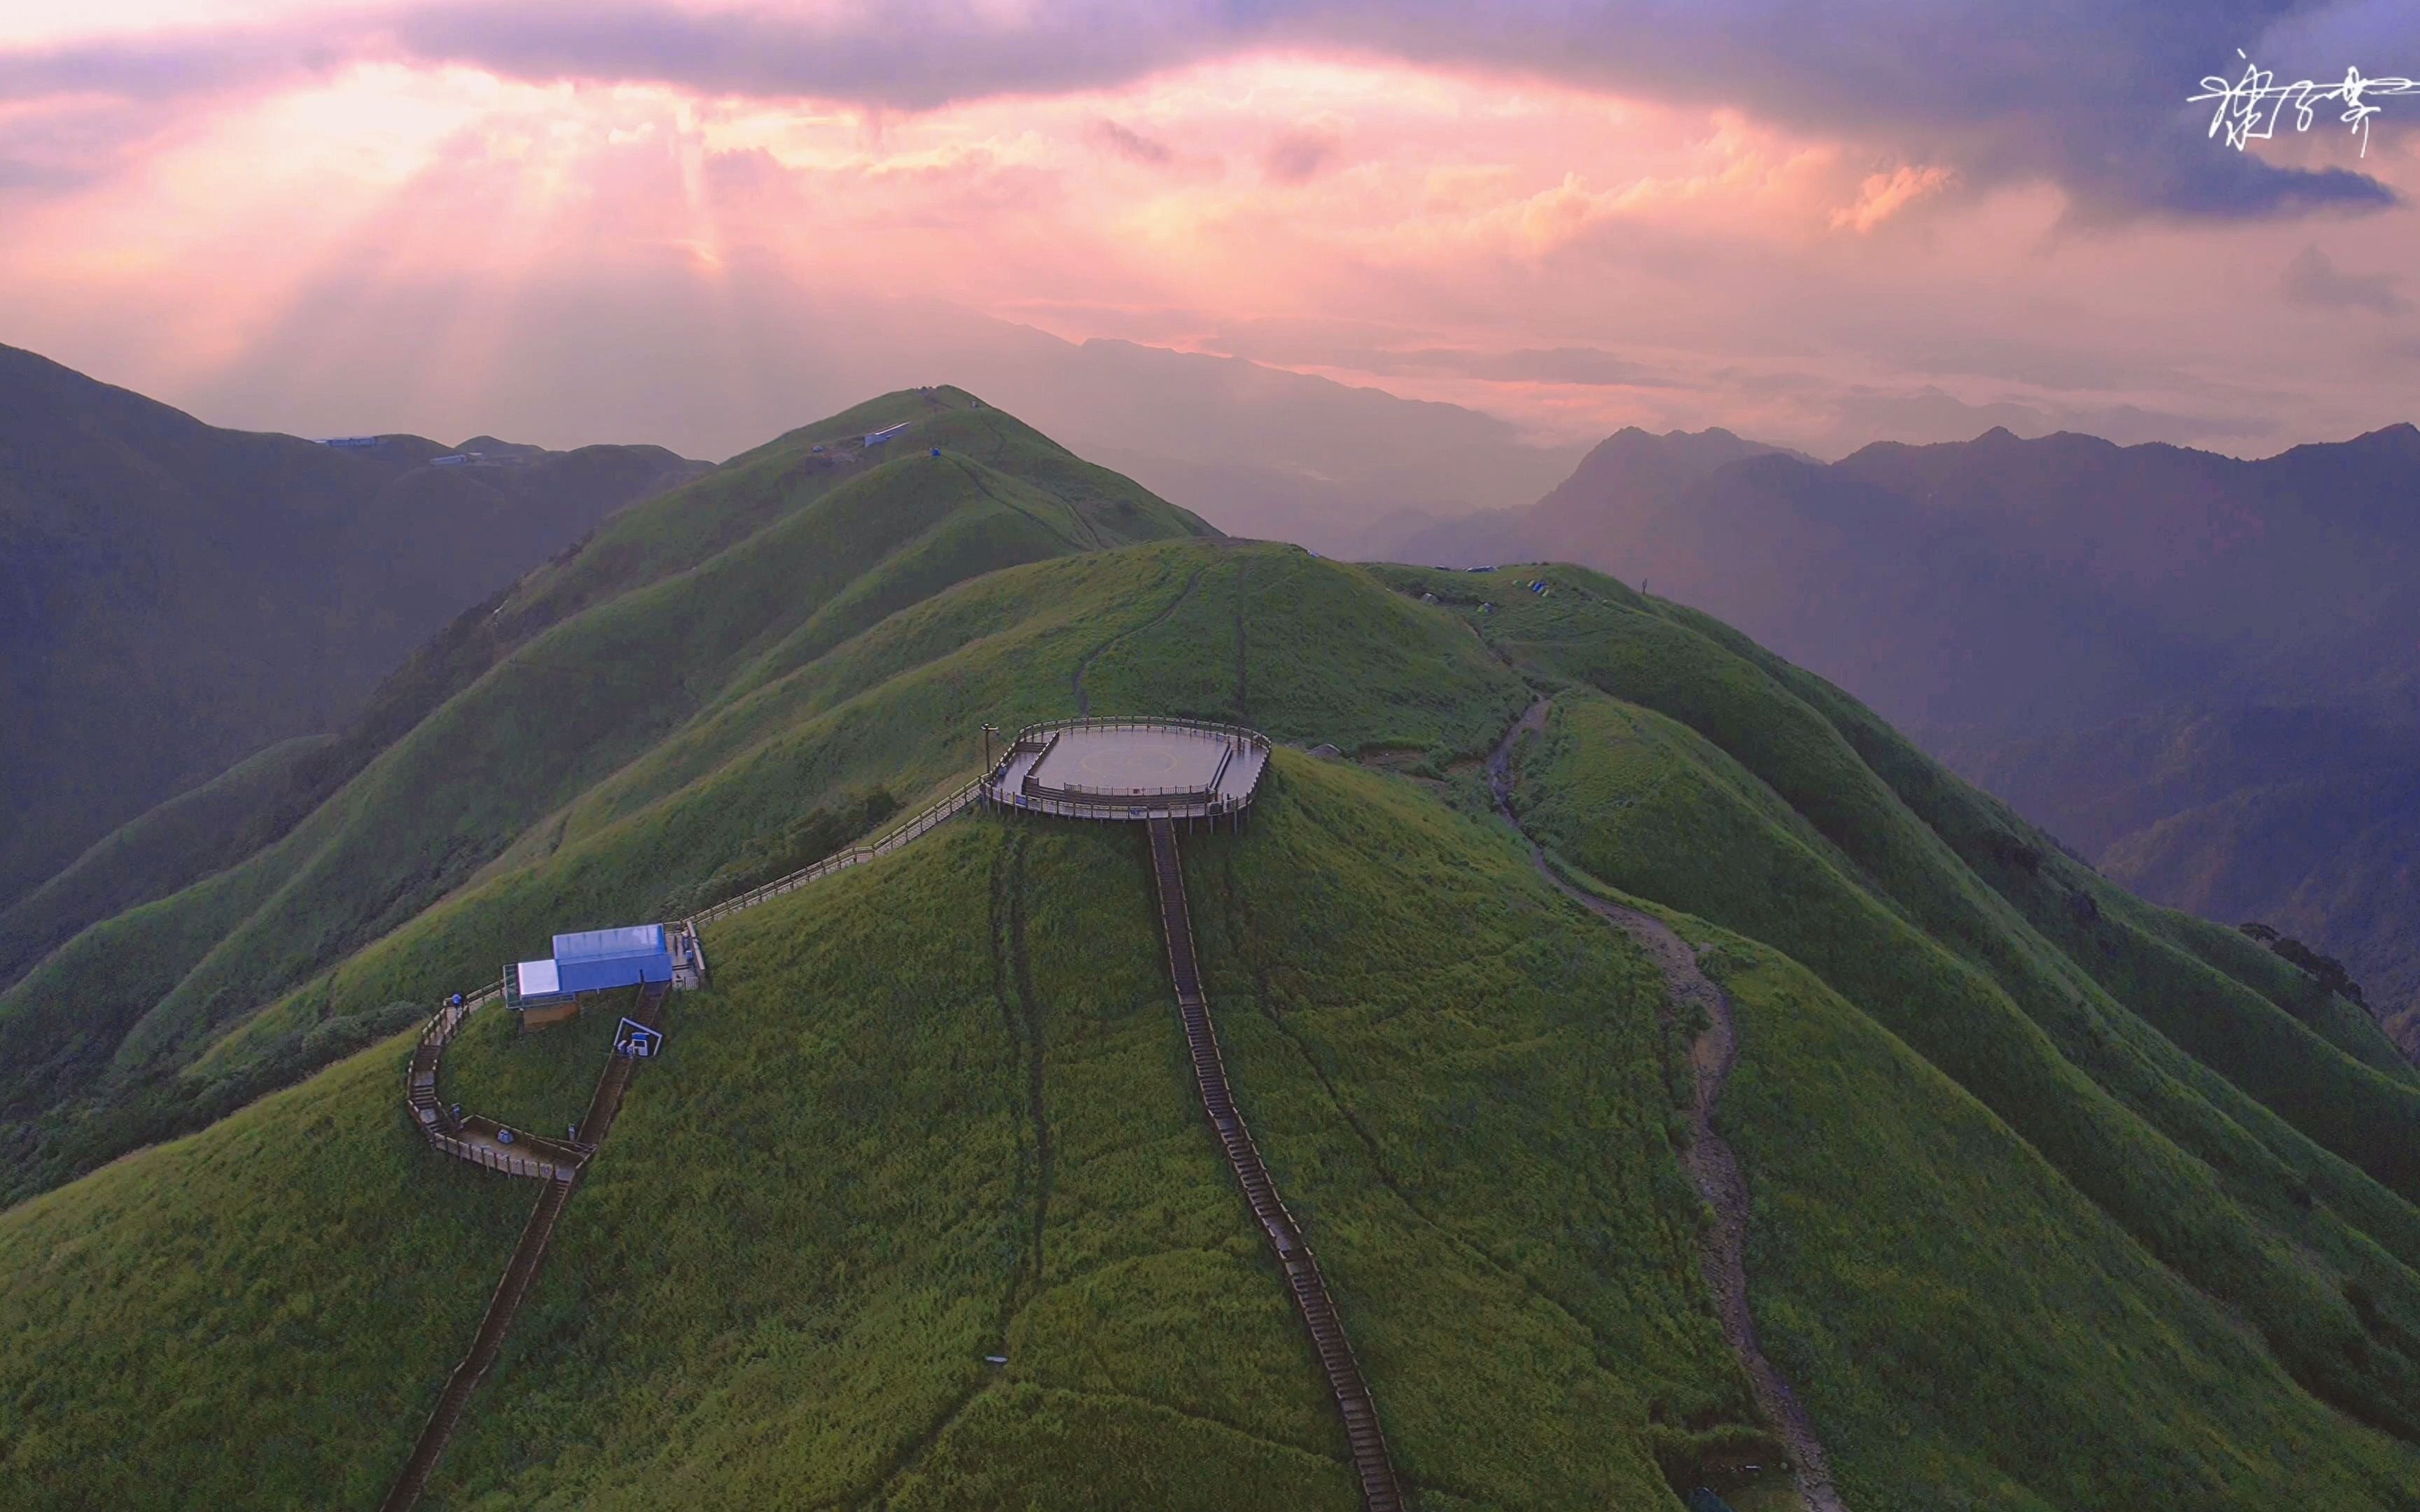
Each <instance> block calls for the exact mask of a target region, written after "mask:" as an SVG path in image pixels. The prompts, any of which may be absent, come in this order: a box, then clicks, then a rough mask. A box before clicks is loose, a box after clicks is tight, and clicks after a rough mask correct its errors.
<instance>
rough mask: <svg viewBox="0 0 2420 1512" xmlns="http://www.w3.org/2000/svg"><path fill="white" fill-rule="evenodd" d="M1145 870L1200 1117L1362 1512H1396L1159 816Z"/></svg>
mask: <svg viewBox="0 0 2420 1512" xmlns="http://www.w3.org/2000/svg"><path fill="white" fill-rule="evenodd" d="M1151 860H1152V869H1153V871H1154V872H1156V874H1157V877H1158V883H1159V921H1160V927H1161V930H1162V931H1163V933H1165V934H1166V936H1167V939H1168V972H1169V977H1170V979H1171V980H1172V981H1173V982H1174V983H1175V986H1176V1011H1177V1015H1178V1017H1179V1018H1181V1019H1182V1020H1183V1021H1184V1024H1185V1041H1186V1044H1187V1048H1188V1049H1189V1051H1190V1052H1191V1054H1192V1057H1193V1080H1194V1085H1195V1086H1196V1088H1199V1089H1200V1091H1201V1094H1202V1113H1203V1114H1204V1115H1206V1116H1207V1117H1208V1118H1209V1119H1210V1127H1211V1130H1212V1132H1214V1133H1215V1134H1217V1135H1218V1144H1219V1147H1220V1148H1221V1149H1224V1150H1225V1151H1226V1155H1227V1164H1228V1165H1229V1166H1230V1167H1232V1168H1233V1171H1234V1173H1235V1180H1236V1181H1237V1182H1238V1183H1240V1184H1241V1185H1242V1187H1243V1189H1244V1199H1245V1201H1246V1202H1248V1203H1249V1204H1250V1206H1251V1210H1252V1216H1253V1218H1254V1219H1256V1220H1257V1221H1258V1222H1259V1223H1260V1226H1261V1229H1262V1231H1263V1232H1264V1233H1265V1234H1267V1235H1268V1240H1269V1247H1270V1248H1271V1249H1273V1250H1275V1251H1276V1252H1277V1258H1278V1264H1279V1265H1280V1266H1281V1267H1283V1268H1284V1271H1285V1276H1286V1285H1287V1287H1288V1288H1290V1289H1291V1290H1292V1291H1293V1292H1294V1303H1295V1310H1296V1311H1297V1312H1299V1313H1301V1314H1302V1320H1303V1323H1304V1324H1305V1326H1307V1327H1308V1328H1309V1329H1310V1330H1311V1345H1312V1348H1314V1349H1315V1350H1317V1351H1318V1353H1319V1364H1320V1367H1321V1368H1322V1369H1324V1370H1325V1371H1326V1373H1327V1389H1328V1392H1329V1394H1330V1395H1331V1396H1334V1397H1335V1398H1336V1411H1337V1412H1338V1413H1339V1414H1340V1415H1341V1416H1342V1418H1343V1419H1344V1437H1345V1441H1346V1442H1347V1443H1349V1444H1350V1445H1351V1446H1352V1450H1353V1469H1354V1473H1356V1474H1357V1476H1358V1477H1359V1479H1360V1482H1361V1500H1362V1503H1363V1504H1364V1505H1366V1506H1367V1507H1368V1508H1369V1512H1403V1507H1404V1493H1403V1489H1402V1487H1401V1486H1400V1485H1399V1484H1398V1483H1397V1481H1396V1479H1395V1466H1394V1462H1393V1461H1392V1460H1391V1459H1390V1458H1388V1455H1387V1439H1386V1435H1385V1434H1384V1433H1382V1432H1381V1431H1379V1427H1378V1410H1377V1407H1376V1404H1375V1403H1373V1401H1372V1400H1371V1398H1370V1387H1369V1384H1368V1383H1367V1382H1366V1381H1363V1380H1362V1379H1361V1367H1360V1365H1358V1364H1357V1362H1356V1361H1355V1360H1354V1358H1353V1345H1352V1342H1351V1341H1350V1340H1349V1339H1347V1338H1346V1337H1345V1336H1344V1325H1343V1324H1342V1322H1341V1321H1340V1320H1339V1319H1337V1316H1336V1304H1335V1303H1334V1302H1333V1301H1332V1300H1331V1299H1330V1298H1329V1296H1328V1294H1327V1282H1326V1279H1325V1278H1324V1277H1322V1276H1321V1275H1320V1273H1319V1262H1318V1260H1316V1259H1315V1258H1313V1257H1312V1256H1311V1248H1310V1246H1309V1245H1307V1244H1305V1243H1304V1242H1303V1241H1302V1231H1301V1229H1300V1228H1298V1227H1295V1221H1294V1215H1293V1214H1292V1213H1290V1212H1288V1211H1286V1207H1285V1203H1284V1202H1283V1201H1281V1200H1280V1198H1279V1196H1278V1191H1277V1184H1276V1183H1275V1182H1273V1181H1271V1180H1269V1169H1268V1165H1266V1163H1264V1161H1263V1160H1262V1159H1261V1151H1260V1148H1259V1147H1258V1146H1256V1145H1254V1144H1253V1143H1252V1136H1251V1133H1250V1131H1249V1130H1248V1129H1246V1128H1245V1127H1244V1119H1243V1116H1242V1115H1241V1114H1239V1113H1237V1112H1236V1111H1235V1099H1234V1095H1233V1091H1232V1090H1231V1089H1230V1088H1228V1085H1227V1066H1226V1062H1225V1061H1224V1060H1222V1059H1221V1058H1220V1057H1219V1055H1218V1030H1217V1029H1216V1028H1215V1027H1214V1026H1212V1025H1211V1023H1210V1011H1209V1008H1208V1006H1207V1005H1206V1004H1204V1003H1203V1001H1202V977H1201V972H1200V969H1199V966H1198V965H1197V964H1196V962H1195V960H1194V956H1193V920H1192V915H1191V914H1190V912H1189V911H1188V910H1187V907H1186V904H1185V868H1184V864H1183V862H1182V859H1181V858H1180V857H1179V856H1178V855H1177V849H1176V828H1175V826H1174V825H1171V823H1170V822H1169V821H1168V820H1166V819H1164V818H1156V819H1154V820H1152V821H1151Z"/></svg>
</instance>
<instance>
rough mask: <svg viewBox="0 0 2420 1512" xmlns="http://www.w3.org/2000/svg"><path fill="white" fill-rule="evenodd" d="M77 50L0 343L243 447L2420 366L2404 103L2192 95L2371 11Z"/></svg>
mask: <svg viewBox="0 0 2420 1512" xmlns="http://www.w3.org/2000/svg"><path fill="white" fill-rule="evenodd" d="M62 10H63V8H62ZM62 10H46V11H45V12H44V14H42V15H40V16H39V17H37V16H34V15H31V14H30V13H29V14H27V15H25V16H23V17H15V18H0V220H5V222H6V224H8V226H9V233H10V234H9V236H8V238H6V239H0V341H8V342H11V343H16V344H21V345H26V346H32V347H38V348H39V349H42V350H45V351H46V352H49V353H50V354H52V355H54V356H57V357H59V358H60V359H61V360H63V361H68V362H70V363H77V364H79V365H83V366H86V367H89V368H91V369H93V370H95V371H97V372H99V373H100V374H101V376H103V377H106V378H112V379H114V380H116V381H121V382H126V383H130V384H132V385H135V386H138V387H143V388H146V389H148V390H151V391H153V392H157V393H162V394H163V396H165V397H169V398H171V399H174V400H178V401H179V402H184V403H187V404H190V405H193V406H195V407H197V408H199V409H201V410H202V411H203V412H204V413H205V414H207V415H208V416H209V418H212V419H216V420H222V421H226V422H229V423H240V424H262V425H278V426H281V427H289V428H290V427H308V426H310V425H313V424H322V425H325V426H327V427H328V428H332V429H343V428H350V427H355V426H362V425H378V424H385V425H397V426H400V425H411V426H414V427H415V428H421V429H427V430H433V431H436V432H438V433H440V434H449V433H450V432H449V430H448V427H449V425H450V426H451V427H452V428H453V429H458V430H462V431H464V432H465V433H467V432H469V431H471V430H476V429H509V428H514V427H516V426H517V427H519V429H520V433H522V434H525V435H528V436H530V437H531V438H532V439H535V440H583V439H593V438H595V437H597V436H600V435H604V434H614V435H624V436H627V435H647V436H651V437H654V438H656V439H659V440H664V441H666V442H668V443H671V444H675V445H681V446H684V447H687V448H688V449H690V450H691V451H695V452H700V453H703V454H708V455H712V454H715V453H717V452H718V451H727V450H732V449H736V448H737V447H738V446H740V445H744V444H747V443H749V442H751V441H753V440H759V439H761V437H759V436H757V435H755V434H753V433H752V432H742V431H741V430H739V429H738V427H739V426H740V425H741V424H757V423H758V422H757V418H756V417H757V410H758V408H759V406H758V405H757V404H756V403H754V402H752V401H751V400H748V399H746V398H745V397H743V396H742V395H743V394H744V393H745V392H746V391H748V389H749V385H751V384H756V385H758V386H759V387H760V388H761V387H762V386H763V385H765V384H768V383H771V384H775V385H776V386H777V387H780V388H781V389H782V392H781V393H777V394H776V395H774V399H773V402H775V403H776V404H778V406H779V407H780V409H781V412H782V414H783V417H784V418H785V419H796V418H799V417H800V416H801V415H802V414H803V413H804V412H805V411H806V410H807V409H810V408H812V406H813V404H814V403H821V402H823V401H822V393H823V388H822V387H820V386H819V385H825V384H826V383H827V380H828V386H829V387H830V390H831V391H832V393H833V394H834V395H836V396H837V397H840V398H845V397H847V396H849V395H850V394H852V393H857V392H860V391H861V390H863V389H866V388H869V387H872V386H874V385H875V384H876V381H878V378H877V374H878V373H879V372H880V371H883V370H885V366H886V363H891V364H892V365H896V361H895V360H896V359H897V358H898V357H899V356H900V355H901V354H904V353H907V352H911V351H912V352H913V353H915V354H916V357H917V360H918V361H919V362H921V363H928V364H939V365H941V366H944V367H946V366H949V365H951V364H952V363H957V362H965V363H976V362H977V361H978V357H979V354H981V353H983V352H986V351H997V350H999V349H1001V340H1002V338H1001V334H1000V329H1001V328H1000V325H999V322H1001V321H1008V322H1016V323H1022V324H1026V325H1031V326H1034V327H1038V328H1040V329H1041V330H1043V331H1047V332H1053V333H1055V334H1057V335H1059V336H1063V337H1065V338H1068V339H1071V340H1082V339H1085V338H1089V337H1096V336H1105V337H1117V338H1123V339H1128V340H1133V341H1137V342H1142V343H1146V344H1152V345H1160V346H1168V347H1176V348H1179V349H1182V350H1189V351H1200V352H1209V353H1218V354H1224V355H1229V356H1234V357H1241V358H1246V359H1249V360H1251V361H1255V362H1259V363H1268V364H1273V365H1279V366H1284V367H1290V368H1294V369H1295V370H1297V371H1302V372H1309V373H1316V374H1321V375H1325V376H1328V377H1333V378H1340V379H1342V380H1344V381H1347V382H1357V383H1374V384H1378V385H1381V386H1384V387H1386V388H1388V389H1390V390H1393V391H1395V392H1397V393H1404V394H1407V395H1412V396H1416V397H1423V398H1434V399H1445V400H1451V401H1453V402H1456V403H1461V404H1466V405H1469V406H1472V407H1474V408H1479V409H1486V410H1488V411H1491V412H1494V413H1497V414H1500V415H1504V416H1506V417H1508V418H1511V419H1512V420H1514V421H1515V422H1516V423H1517V424H1521V425H1522V426H1524V427H1525V428H1526V429H1528V430H1529V431H1530V432H1531V433H1533V434H1536V435H1539V436H1543V437H1551V438H1554V439H1557V440H1571V439H1577V438H1582V437H1587V436H1590V435H1595V434H1601V433H1602V432H1603V431H1605V430H1607V429H1610V428H1613V427H1614V426H1616V425H1619V424H1646V425H1650V426H1655V427H1661V426H1666V425H1676V424H1677V425H1690V426H1696V425H1701V424H1728V425H1730V426H1731V427H1732V428H1734V429H1737V430H1740V431H1742V432H1744V433H1746V434H1752V435H1758V436H1761V437H1767V438H1770V439H1772V440H1779V441H1785V442H1790V443H1792V444H1797V445H1801V446H1805V447H1807V448H1808V449H1809V450H1814V451H1818V452H1827V451H1842V450H1846V449H1849V448H1851V447H1854V445H1856V444H1859V443H1861V442H1863V441H1865V440H1871V439H1874V438H1876V437H1899V438H1904V439H1916V440H1929V439H1937V438H1941V437H1946V436H1963V435H1971V434H1973V433H1975V432H1977V431H1979V430H1981V429H1984V428H1986V427H1987V426H1989V425H1991V424H2008V425H2009V426H2010V428H2012V429H2017V430H2019V431H2040V430H2043V429H2049V428H2055V427H2059V426H2069V427H2074V428H2088V429H2097V430H2101V431H2102V432H2103V433H2105V434H2110V435H2112V436H2113V437H2116V438H2117V439H2120V440H2141V439H2164V440H2179V441H2190V442H2195V443H2197V444H2207V445H2214V446H2219V447H2222V448H2225V449H2230V450H2239V451H2257V450H2263V449H2268V448H2271V447H2273V446H2276V445H2283V444H2288V443H2290V442H2291V441H2293V440H2304V439H2310V438H2314V437H2319V436H2335V435H2341V434H2345V433H2348V432H2350V431H2351V430H2353V429H2358V428H2364V427H2366V426H2370V425H2374V424H2383V423H2387V422H2390V421H2394V420H2399V419H2404V418H2409V416H2408V415H2407V414H2406V413H2404V412H2403V409H2402V407H2401V406H2400V405H2399V403H2398V401H2397V394H2398V393H2405V392H2408V390H2409V386H2410V381H2411V379H2412V377H2413V374H2414V370H2415V368H2420V355H2415V354H2420V331H2415V330H2414V329H2412V320H2413V318H2414V316H2413V315H2412V309H2411V302H2410V300H2409V299H2408V297H2407V295H2408V289H2407V288H2406V286H2405V285H2404V284H2403V282H2402V280H2401V273H2400V270H2402V269H2403V268H2406V267H2408V266H2409V262H2410V258H2409V254H2408V251H2407V250H2406V249H2408V248H2409V247H2410V246H2411V245H2412V234H2413V231H2414V229H2415V225H2414V218H2415V214H2420V212H2415V211H2414V209H2413V208H2412V207H2411V204H2410V196H2411V193H2412V189H2413V187H2414V186H2415V184H2420V100H2409V99H2390V100H2385V101H2383V102H2382V103H2383V106H2384V108H2383V109H2382V110H2381V114H2380V115H2379V116H2378V117H2377V118H2376V119H2375V120H2374V121H2373V122H2372V123H2371V132H2370V139H2369V146H2368V150H2367V153H2366V155H2363V154H2362V151H2361V144H2360V140H2359V139H2358V138H2356V137H2354V136H2352V135H2350V133H2349V132H2347V131H2345V130H2344V129H2343V128H2342V126H2341V124H2340V123H2338V122H2336V121H2335V119H2334V116H2333V115H2332V113H2330V112H2329V111H2328V110H2326V109H2325V108H2322V110H2321V112H2320V113H2319V119H2318V121H2317V123H2316V124H2315V125H2314V127H2313V129H2312V130H2311V131H2308V132H2296V131H2292V130H2291V129H2290V127H2288V128H2284V129H2281V130H2280V131H2279V133H2278V135H2277V136H2276V137H2275V138H2274V139H2273V140H2271V141H2267V142H2262V143H2258V144H2256V145H2255V147H2254V149H2253V150H2251V151H2248V152H2238V151H2234V150H2231V149H2229V148H2228V147H2226V146H2225V145H2224V144H2223V143H2222V142H2217V141H2213V140H2212V139H2211V135H2210V131H2209V125H2210V115H2209V107H2207V106H2191V105H2187V104H2185V103H2184V100H2185V97H2186V96H2187V95H2188V94H2190V93H2192V92H2194V91H2195V89H2196V88H2197V86H2198V81H2199V80H2200V79H2201V78H2202V77H2203V76H2204V75H2207V74H2213V73H2216V74H2222V75H2227V76H2232V75H2233V74H2234V73H2235V72H2236V71H2237V70H2238V69H2240V68H2241V67H2242V60H2241V59H2239V58H2237V56H2236V49H2238V48H2239V47H2240V48H2242V49H2244V51H2245V52H2246V53H2248V54H2251V55H2252V56H2254V57H2256V58H2257V59H2259V60H2260V61H2261V62H2262V63H2263V65H2264V66H2267V67H2272V68H2274V69H2278V70H2280V74H2281V76H2282V77H2284V78H2288V79H2291V78H2300V77H2304V76H2309V77H2313V78H2319V79H2331V78H2334V79H2340V78H2341V77H2342V76H2343V72H2344V70H2345V69H2347V68H2348V67H2357V68H2360V69H2363V70H2364V71H2365V72H2366V73H2370V74H2391V73H2413V74H2420V20H2415V13H2414V12H2413V11H2412V8H2409V7H2408V6H2391V5H2384V4H2378V3H2374V0H2352V3H2347V4H2335V5H2301V6H2298V5H2285V4H2246V3H2234V0H2231V3H2226V4H2222V5H2218V6H2214V7H2198V8H2176V7H2161V6H2153V5H2149V4H2127V3H2118V4H2111V3H2096V4H2086V3H2082V0H2051V3H2047V4H2044V5H2039V6H2035V7H2031V8H2009V7H2006V6H2003V5H1997V4H1982V3H1979V0H1978V3H1966V4H1957V3H1942V0H1861V3H1858V4H1855V5H1854V6H1848V7H1806V6H1802V5H1797V4H1786V3H1783V0H1699V3H1694V4H1691V5H1687V6H1678V5H1663V4H1648V5H1638V6H1605V5H1595V4H1589V5H1582V4H1576V3H1568V0H1508V3H1503V4H1496V5H1489V6H1483V7H1482V6H1477V5H1445V4H1441V3H1435V0H1398V3H1394V4H1390V5H1388V6H1369V5H1365V4H1359V3H1355V4H1342V3H1320V0H1306V3H1294V4H1281V3H1275V0H1228V3H1224V4H1214V3H1207V0H1192V3H1182V0H1180V3H1173V4H1160V5H1150V6H1145V5H1139V4H1131V3H1110V0H965V3H946V0H894V3H890V4H883V5H874V4H871V3H840V4H828V5H804V6H784V7H774V6H767V5H752V4H675V3H670V0H615V3H606V4H590V5H570V4H561V3H557V4H537V3H534V0H483V3H478V4H453V3H442V4H409V3H407V4H399V5H397V4H385V5H379V4H372V5H359V6H345V5H330V4H310V3H303V0H288V3H286V4H284V5H272V6H270V7H267V8H264V7H262V6H259V5H253V4H245V5H237V4H235V3H234V0H226V3H225V4H224V5H222V4H220V3H219V0H190V3H183V4H174V5H171V4H168V3H167V0H94V3H93V4H91V5H89V6H86V7H82V8H76V9H75V10H74V12H73V13H62ZM2230 65H2231V67H2230ZM910 304H912V305H913V307H914V308H915V309H917V310H919V311H921V312H923V313H921V314H918V315H916V316H913V317H912V318H910V317H909V316H905V315H902V314H899V313H898V312H900V311H902V310H904V309H907V308H908V307H909V305H910ZM937 305H939V306H946V307H948V308H949V309H950V310H954V311H955V312H958V313H954V314H952V313H943V314H935V313H934V310H935V307H936V306H937ZM885 312H890V313H887V314H886V313H885ZM784 322H788V324H787V325H784V324H783V323H784ZM844 331H845V332H847V334H846V335H845V336H844V334H843V332H844ZM818 375H820V376H818ZM936 376H948V375H947V374H946V373H941V374H936V373H934V372H933V371H932V369H931V367H929V366H928V367H927V368H926V369H925V370H924V372H923V377H925V378H931V377H936ZM903 380H904V379H903ZM810 389H812V390H813V392H812V393H810V392H808V390H810ZM743 413H744V414H745V416H746V419H745V420H744V421H743V419H742V418H741V416H742V414H743Z"/></svg>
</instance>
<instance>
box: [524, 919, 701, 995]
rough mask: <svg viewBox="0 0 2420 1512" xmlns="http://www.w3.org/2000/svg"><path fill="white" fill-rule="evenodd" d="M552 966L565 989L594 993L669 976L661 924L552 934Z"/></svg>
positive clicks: (668, 955)
mask: <svg viewBox="0 0 2420 1512" xmlns="http://www.w3.org/2000/svg"><path fill="white" fill-rule="evenodd" d="M554 970H555V975H556V977H557V978H558V979H559V980H561V981H562V984H563V989H564V991H566V992H573V993H597V992H606V991H610V990H611V989H613V988H615V987H635V986H637V985H639V984H640V983H641V982H647V981H670V980H673V952H672V947H671V945H670V944H669V943H667V942H666V940H665V938H664V927H663V926H662V925H661V924H631V925H628V926H626V927H624V928H622V929H593V930H588V931H585V932H584V933H579V934H558V935H556V936H555V937H554Z"/></svg>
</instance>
